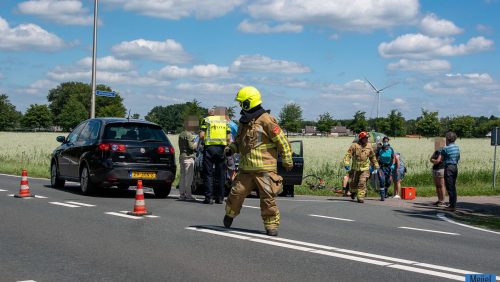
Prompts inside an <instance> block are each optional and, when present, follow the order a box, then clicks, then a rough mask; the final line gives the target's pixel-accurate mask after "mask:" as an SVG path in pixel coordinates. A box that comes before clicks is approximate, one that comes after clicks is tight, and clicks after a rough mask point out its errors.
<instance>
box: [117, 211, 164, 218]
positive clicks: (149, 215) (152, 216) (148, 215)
mask: <svg viewBox="0 0 500 282" xmlns="http://www.w3.org/2000/svg"><path fill="white" fill-rule="evenodd" d="M120 212H121V213H124V214H126V213H128V211H120ZM143 216H144V217H149V218H158V217H159V216H157V215H152V214H147V215H143Z"/></svg>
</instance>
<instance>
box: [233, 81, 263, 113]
mask: <svg viewBox="0 0 500 282" xmlns="http://www.w3.org/2000/svg"><path fill="white" fill-rule="evenodd" d="M234 100H236V101H238V102H240V106H241V108H242V109H243V110H244V111H248V110H250V109H253V108H255V107H257V106H258V105H260V104H262V99H261V97H260V92H259V90H257V88H255V87H252V86H245V87H243V88H241V89H240V90H239V91H238V93H237V94H236V98H235V99H234Z"/></svg>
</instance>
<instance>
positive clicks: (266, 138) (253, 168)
mask: <svg viewBox="0 0 500 282" xmlns="http://www.w3.org/2000/svg"><path fill="white" fill-rule="evenodd" d="M230 147H231V149H232V150H233V151H234V152H238V153H240V164H239V167H238V169H239V170H241V171H246V172H259V171H274V172H276V171H277V163H278V161H277V159H278V151H279V153H280V155H281V159H282V161H283V166H285V167H291V166H293V160H292V150H291V147H290V143H288V140H287V139H286V136H285V135H284V134H283V131H282V130H281V128H280V127H279V125H278V122H277V121H276V119H275V118H274V117H273V116H271V115H270V114H268V113H267V112H266V113H264V114H262V115H260V116H259V117H258V118H256V119H254V120H252V121H250V122H249V123H248V124H240V126H239V128H238V135H237V137H236V141H235V142H234V143H233V144H231V145H230Z"/></svg>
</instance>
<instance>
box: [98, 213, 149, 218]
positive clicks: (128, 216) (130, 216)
mask: <svg viewBox="0 0 500 282" xmlns="http://www.w3.org/2000/svg"><path fill="white" fill-rule="evenodd" d="M106 214H109V215H116V216H121V217H126V218H131V219H141V218H142V217H140V216H134V215H128V214H123V213H119V212H107V213H106Z"/></svg>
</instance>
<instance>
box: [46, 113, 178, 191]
mask: <svg viewBox="0 0 500 282" xmlns="http://www.w3.org/2000/svg"><path fill="white" fill-rule="evenodd" d="M57 141H58V142H61V143H62V144H61V145H60V146H59V147H57V148H56V149H55V150H54V152H53V153H52V158H51V162H50V163H51V164H50V172H51V177H50V182H51V185H52V187H58V188H61V187H64V183H65V181H66V180H68V181H76V182H80V187H81V191H82V193H83V194H86V195H88V194H92V192H95V190H96V189H97V188H100V187H111V186H117V187H118V188H120V189H128V187H129V186H135V185H136V184H137V180H139V179H141V180H142V182H143V185H144V186H146V187H151V188H153V190H154V193H155V196H156V197H158V198H165V197H167V196H168V194H170V190H171V187H172V182H173V181H174V179H175V172H176V165H175V155H174V147H173V146H172V144H171V143H170V141H169V139H168V137H167V136H166V134H165V132H164V131H163V130H162V128H161V127H160V126H159V125H157V124H154V123H151V122H148V121H143V120H134V119H125V118H95V119H89V120H86V121H84V122H82V123H80V124H79V125H78V126H77V127H76V128H75V129H74V130H73V131H72V132H71V133H70V134H69V135H68V136H67V137H64V136H58V137H57Z"/></svg>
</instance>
